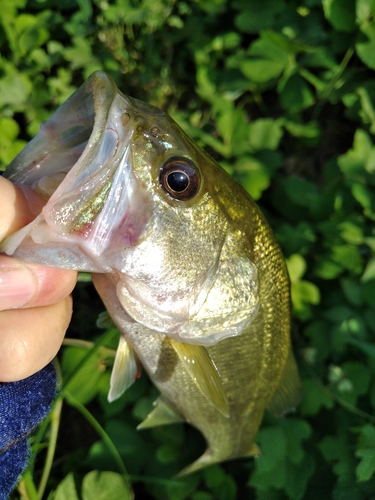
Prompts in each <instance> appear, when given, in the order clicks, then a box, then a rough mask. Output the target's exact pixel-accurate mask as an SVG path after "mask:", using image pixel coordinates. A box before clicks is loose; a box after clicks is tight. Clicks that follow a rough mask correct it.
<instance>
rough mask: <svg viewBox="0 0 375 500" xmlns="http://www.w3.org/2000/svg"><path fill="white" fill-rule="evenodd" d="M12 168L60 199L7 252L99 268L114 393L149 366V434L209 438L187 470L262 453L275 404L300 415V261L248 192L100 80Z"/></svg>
mask: <svg viewBox="0 0 375 500" xmlns="http://www.w3.org/2000/svg"><path fill="white" fill-rule="evenodd" d="M4 175H5V177H7V178H8V179H9V180H11V181H12V182H14V183H15V184H17V185H23V186H30V187H31V189H33V190H34V191H35V192H36V193H37V194H39V195H40V196H42V197H43V198H44V199H45V200H46V205H45V206H44V208H43V209H42V211H41V213H40V214H39V215H38V216H37V217H36V218H35V220H33V221H32V222H31V223H30V224H28V225H27V226H25V227H24V228H22V229H20V230H19V231H17V232H16V233H14V234H12V235H11V236H9V237H8V238H7V239H6V240H5V241H4V242H3V243H2V244H1V246H0V251H1V252H4V253H6V254H8V255H13V256H15V257H17V258H18V259H22V260H25V261H29V262H36V263H40V264H44V265H48V266H54V267H60V268H64V269H74V270H78V271H84V272H90V273H92V279H93V283H94V285H95V287H96V289H97V291H98V293H99V295H100V296H101V298H102V300H103V302H104V304H105V306H106V308H107V310H108V313H109V315H110V316H111V318H112V319H113V321H114V323H115V324H116V326H117V327H118V329H119V331H120V332H121V335H120V341H119V346H118V349H117V353H116V357H115V361H114V366H113V370H112V375H111V384H110V390H109V395H108V399H109V400H110V401H113V400H115V399H116V398H118V397H120V396H121V394H122V393H123V392H124V391H125V390H126V389H127V388H128V387H129V386H130V385H131V384H132V383H133V382H134V381H135V380H136V378H137V377H138V375H139V370H140V367H143V368H144V369H145V371H146V372H147V373H148V376H149V377H150V379H151V380H152V382H153V383H154V384H155V386H156V387H157V388H158V390H159V391H160V396H159V397H158V399H157V401H156V402H155V406H154V408H153V410H152V411H151V413H150V414H149V415H148V416H147V418H146V419H145V420H144V422H142V423H141V424H140V425H139V426H138V428H139V429H147V428H150V427H153V426H159V425H164V424H171V423H174V422H187V423H188V424H190V425H192V426H194V427H196V428H197V429H198V430H199V431H200V432H201V433H202V434H203V436H204V438H205V440H206V442H207V449H206V451H205V452H204V453H203V455H202V456H201V457H199V458H198V459H196V460H195V462H193V463H192V464H190V465H188V466H187V467H186V468H185V469H183V470H182V471H181V474H188V473H192V472H194V471H196V470H199V469H201V468H202V467H205V466H207V465H210V464H213V463H218V462H222V461H226V460H230V459H235V458H241V457H251V456H258V455H260V454H261V450H260V449H259V447H258V445H257V444H256V442H255V438H256V434H257V431H258V428H259V426H260V424H261V421H262V418H263V414H264V412H265V410H266V409H268V410H270V411H271V412H273V413H274V414H275V415H277V416H281V415H284V414H285V413H286V412H287V411H289V410H291V409H292V408H294V407H295V406H296V405H297V404H298V401H299V399H300V379H299V374H298V368H297V365H296V361H295V358H294V356H293V353H292V348H291V336H290V327H291V310H290V283H289V278H288V273H287V270H286V266H285V262H284V259H283V255H282V252H281V249H280V247H279V245H278V243H277V241H276V239H275V236H274V234H273V232H272V230H271V228H270V226H269V225H268V223H267V221H266V220H265V218H264V216H263V215H262V213H261V211H260V210H259V208H258V206H257V205H256V203H255V202H254V201H253V200H252V198H251V197H250V196H249V194H248V193H247V192H246V191H245V190H244V189H243V188H242V187H241V186H239V185H238V184H237V183H236V182H235V181H234V180H233V179H232V178H231V177H230V176H229V175H228V174H227V173H226V172H225V171H224V170H223V169H222V168H221V167H220V166H219V165H218V164H217V163H216V161H215V160H214V159H213V158H212V157H211V156H210V155H208V154H207V153H206V152H204V151H203V150H202V149H201V148H200V147H199V146H198V145H197V144H195V143H194V142H193V141H192V140H191V139H190V138H189V137H188V136H187V135H186V134H185V133H184V132H183V130H182V129H181V128H180V127H179V126H178V125H177V123H176V122H175V121H173V120H172V118H171V117H170V116H168V114H166V113H165V112H164V111H162V110H161V109H159V108H157V107H155V106H153V105H151V104H146V103H144V102H141V101H139V100H137V99H135V98H132V97H129V96H125V95H124V94H122V93H121V91H120V90H119V89H118V88H117V86H116V84H115V82H114V81H113V80H112V79H111V77H109V76H108V75H106V74H105V73H104V72H101V71H99V72H95V73H93V74H92V75H91V76H90V77H89V78H88V80H87V81H86V82H85V83H84V84H83V85H82V86H81V87H80V88H79V89H78V90H77V91H76V92H75V93H74V94H73V95H72V96H71V97H70V98H69V99H68V100H67V101H66V102H65V103H63V104H62V105H61V106H60V107H59V108H58V109H57V110H56V112H55V113H54V114H53V115H52V117H51V118H50V119H49V120H48V121H47V122H45V123H44V124H42V126H41V128H40V131H39V132H38V134H37V135H36V136H35V137H34V138H33V139H32V140H31V141H30V142H29V143H28V145H26V147H25V148H24V149H23V150H22V151H21V152H20V153H19V155H18V156H17V157H16V158H15V159H14V160H13V161H12V162H11V164H10V165H9V166H8V167H7V169H6V170H5V173H4Z"/></svg>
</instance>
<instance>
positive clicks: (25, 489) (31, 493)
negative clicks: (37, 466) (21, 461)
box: [18, 469, 40, 500]
mask: <svg viewBox="0 0 375 500" xmlns="http://www.w3.org/2000/svg"><path fill="white" fill-rule="evenodd" d="M18 491H19V492H20V493H21V496H22V498H25V500H40V499H39V495H38V492H37V490H36V487H35V483H34V480H33V475H32V473H31V470H30V469H27V470H26V472H25V473H24V475H23V477H22V480H21V481H20V484H19V485H18ZM25 495H26V497H25Z"/></svg>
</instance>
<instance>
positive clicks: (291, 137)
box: [0, 0, 375, 500]
mask: <svg viewBox="0 0 375 500" xmlns="http://www.w3.org/2000/svg"><path fill="white" fill-rule="evenodd" d="M0 50H1V58H0V164H1V167H2V168H4V167H5V166H6V165H7V163H9V161H10V160H11V159H12V158H13V157H14V156H15V155H16V154H17V152H18V151H20V150H21V149H22V147H23V146H24V145H25V144H26V142H27V141H28V140H29V139H30V138H31V137H32V136H33V135H34V134H35V133H36V131H37V130H38V129H39V126H40V124H41V123H42V122H43V121H44V120H46V119H47V117H48V116H49V115H50V114H51V112H52V111H53V109H55V108H56V107H57V106H58V105H59V104H61V103H62V102H63V101H64V100H65V99H66V98H67V97H68V96H69V95H70V94H71V93H72V92H73V91H74V90H75V89H76V88H77V87H78V86H79V85H80V84H81V83H82V82H83V81H84V79H85V78H87V76H88V75H89V74H90V73H92V72H93V71H94V70H97V69H103V70H105V71H106V72H108V73H109V74H110V75H111V76H112V77H113V78H114V79H115V80H116V82H117V84H118V86H119V87H120V88H121V89H122V90H123V91H124V93H125V94H129V95H132V96H134V97H137V98H139V99H142V100H145V101H148V102H150V103H152V104H155V105H157V106H160V107H162V108H164V109H166V110H168V111H169V112H170V114H171V115H172V116H173V117H174V118H175V119H176V120H177V121H178V122H179V123H180V124H181V126H182V127H183V128H184V129H185V130H186V131H187V132H188V133H189V134H190V135H191V136H192V137H193V138H194V140H196V141H197V142H198V143H199V144H200V145H201V146H203V147H204V148H205V149H206V150H208V151H209V152H210V153H211V155H212V156H214V157H215V158H216V159H217V160H218V161H219V162H220V163H221V164H222V165H223V167H224V168H225V169H226V170H228V171H229V172H230V174H231V175H233V177H234V178H235V179H236V180H237V181H238V182H240V183H241V184H242V185H243V186H244V187H245V189H247V190H248V192H249V193H250V194H251V195H252V196H253V197H254V198H255V199H256V200H257V201H258V203H259V205H260V206H261V208H262V210H263V211H264V213H265V215H266V216H267V219H268V220H269V221H270V223H271V225H272V226H273V228H274V230H275V232H276V235H277V237H278V240H279V241H280V243H281V246H282V248H283V251H284V254H285V257H286V258H287V263H288V268H289V272H290V275H291V282H292V299H293V313H294V323H293V339H294V346H295V352H296V355H297V358H298V362H299V367H300V372H301V375H302V379H303V389H304V390H303V399H302V402H301V404H300V405H299V407H298V408H297V409H296V411H295V412H294V413H293V414H291V415H289V416H287V417H285V418H284V419H282V420H276V419H274V418H273V417H271V415H269V414H268V413H267V414H266V415H265V418H264V422H263V426H262V428H261V430H260V432H259V435H258V439H257V441H258V442H259V444H260V446H261V448H262V450H263V453H264V456H262V457H259V458H258V459H256V460H243V461H237V462H233V463H230V462H229V463H226V464H220V465H215V466H212V467H209V468H207V469H205V470H202V471H201V472H199V473H196V474H194V475H192V476H190V477H187V478H184V479H174V475H175V474H176V473H177V472H178V471H179V470H180V469H181V468H182V467H183V466H184V465H186V464H187V463H188V462H190V461H191V460H192V459H193V458H195V457H197V456H198V455H199V453H200V452H201V451H202V450H203V448H204V443H203V440H202V438H201V436H200V435H199V434H198V432H196V431H195V430H194V429H192V428H190V427H188V426H185V425H182V424H176V425H174V426H170V428H168V429H166V428H156V429H153V430H148V431H143V432H139V433H137V432H136V431H135V428H136V426H137V424H138V423H139V422H140V421H141V420H142V419H143V418H144V417H145V416H146V415H147V413H148V412H149V410H150V409H151V407H152V402H153V401H154V399H156V397H157V393H156V390H155V389H154V388H153V387H152V386H151V385H150V384H149V382H148V380H147V378H146V377H145V376H142V377H141V379H140V380H139V381H137V383H136V384H134V386H133V387H132V388H131V389H130V390H129V391H128V392H127V393H126V394H125V395H124V396H123V397H122V398H121V399H120V400H119V401H117V402H115V403H112V404H111V405H110V404H109V403H108V402H107V400H106V395H107V391H108V384H109V376H110V369H111V365H112V363H113V350H114V349H115V347H116V338H115V337H116V335H118V333H116V332H115V331H114V330H113V329H112V327H111V326H110V325H109V324H108V320H105V318H104V317H102V316H101V318H100V321H99V325H101V326H103V325H104V326H105V327H106V329H105V331H104V333H103V329H102V328H100V327H99V326H98V325H97V324H96V320H97V318H96V314H95V313H93V310H98V309H99V310H100V309H102V306H101V305H100V301H99V299H97V298H96V296H95V292H94V291H93V288H92V286H91V284H90V282H88V281H87V280H85V279H84V278H85V277H84V276H83V277H82V280H81V281H80V283H79V284H78V286H77V289H76V291H75V302H76V306H75V311H76V312H75V315H74V319H73V322H72V324H71V327H70V330H69V333H68V336H69V340H67V341H66V342H65V343H66V344H68V345H66V346H65V347H63V349H62V352H61V356H60V358H59V359H60V361H59V363H60V367H61V377H62V381H63V391H62V394H61V396H60V398H59V399H58V401H57V403H56V405H55V407H54V409H53V411H52V413H51V415H50V417H49V418H48V419H47V420H46V421H45V422H44V423H43V424H42V426H41V427H40V428H39V429H38V430H37V431H36V433H35V435H34V437H33V440H32V443H33V450H34V453H35V454H36V456H37V458H38V460H37V461H33V463H32V464H31V467H30V469H29V471H28V472H27V473H26V475H25V477H24V478H23V480H22V481H21V483H20V485H19V488H18V492H15V493H14V494H13V498H20V495H22V496H23V497H24V498H30V499H36V498H41V497H43V498H56V499H57V500H62V499H65V498H66V499H68V498H69V499H74V498H82V499H84V500H88V499H90V498H92V497H93V495H94V493H93V492H95V498H101V497H103V498H113V499H117V498H119V499H120V498H121V499H124V498H132V495H133V493H132V491H134V493H135V496H136V497H137V495H142V498H150V499H165V498H167V499H168V500H179V499H181V500H182V499H191V500H210V499H220V498H223V499H224V498H225V499H226V500H227V499H235V498H254V499H259V500H267V499H272V500H275V499H276V500H278V499H286V498H287V499H292V500H299V499H306V500H308V499H313V498H317V497H319V498H333V499H337V500H338V499H340V500H342V499H346V498H347V499H350V500H356V499H358V500H362V499H363V500H365V499H368V498H373V497H374V491H375V466H374V463H375V430H374V429H375V428H374V425H375V417H374V409H375V346H374V340H375V327H374V325H375V311H374V306H375V230H374V220H375V201H374V200H375V181H374V179H375V177H374V174H375V153H374V152H375V144H374V134H375V83H374V73H373V70H374V69H375V56H374V54H375V3H374V2H373V1H372V0H355V1H354V0H322V1H320V0H299V1H297V0H263V2H261V3H260V2H258V1H256V0H231V1H230V0H185V1H177V0H79V1H77V2H75V1H74V0H67V1H64V2H57V1H56V0H2V1H1V16H0ZM92 304H96V309H95V308H94V307H92ZM58 429H59V434H58ZM130 484H132V486H130ZM36 485H38V487H36ZM132 488H133V490H132ZM38 489H39V493H38Z"/></svg>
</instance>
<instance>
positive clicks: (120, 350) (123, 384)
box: [108, 335, 138, 403]
mask: <svg viewBox="0 0 375 500" xmlns="http://www.w3.org/2000/svg"><path fill="white" fill-rule="evenodd" d="M137 375H138V363H137V358H136V356H135V352H134V351H133V348H132V347H131V345H130V344H129V343H128V342H127V341H126V340H125V338H124V337H123V336H122V335H121V337H120V341H119V344H118V347H117V351H116V357H115V363H114V365H113V369H112V375H111V382H110V390H109V393H108V401H109V402H110V403H111V402H112V401H114V400H115V399H118V398H119V397H120V396H121V395H122V394H123V393H124V392H125V391H126V389H128V388H129V387H130V386H131V385H132V383H133V382H134V381H135V379H136V378H137Z"/></svg>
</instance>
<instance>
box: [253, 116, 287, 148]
mask: <svg viewBox="0 0 375 500" xmlns="http://www.w3.org/2000/svg"><path fill="white" fill-rule="evenodd" d="M282 136H283V129H282V127H281V125H280V121H278V120H271V119H270V118H260V119H259V120H256V121H255V122H252V123H251V124H250V127H249V143H250V146H251V147H252V148H253V149H254V151H259V150H260V149H276V148H277V147H278V145H279V142H280V139H281V138H282Z"/></svg>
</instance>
